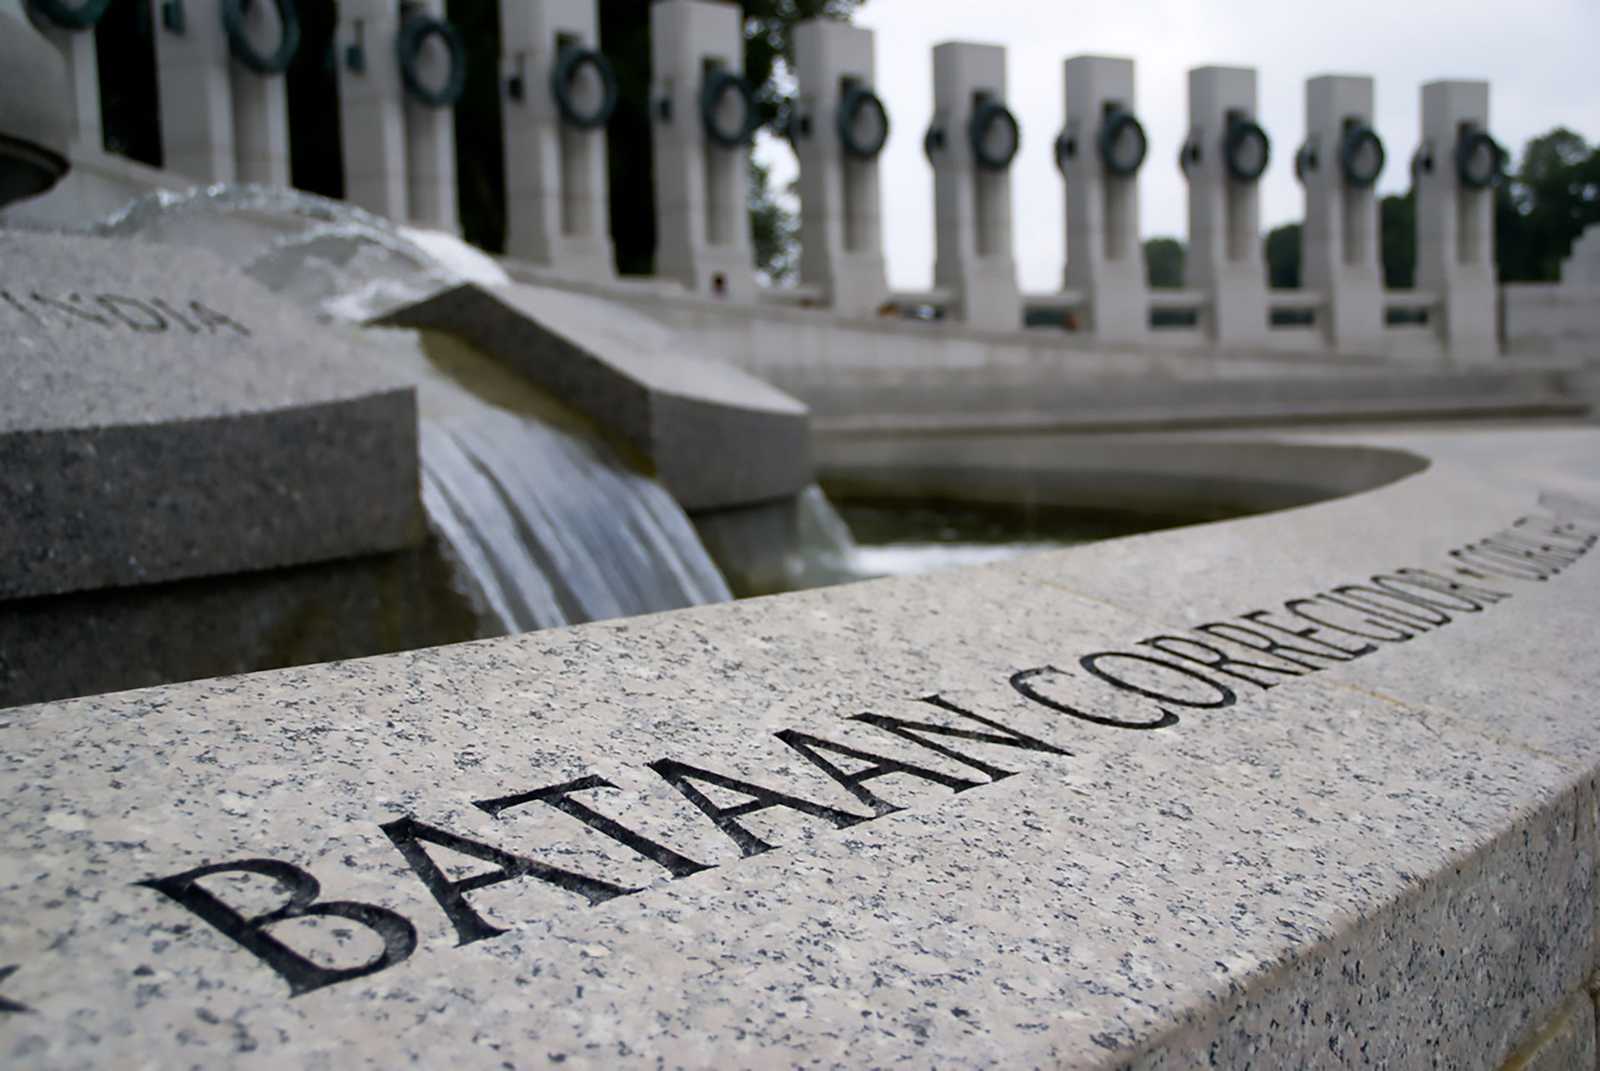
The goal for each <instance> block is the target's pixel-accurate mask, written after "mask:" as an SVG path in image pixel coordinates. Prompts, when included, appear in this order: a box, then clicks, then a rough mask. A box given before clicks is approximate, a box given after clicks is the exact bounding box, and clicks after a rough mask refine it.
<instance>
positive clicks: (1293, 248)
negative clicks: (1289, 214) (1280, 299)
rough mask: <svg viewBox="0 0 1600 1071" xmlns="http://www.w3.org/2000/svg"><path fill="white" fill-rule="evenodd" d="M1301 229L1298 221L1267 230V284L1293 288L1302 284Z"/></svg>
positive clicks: (1277, 287) (1281, 287)
mask: <svg viewBox="0 0 1600 1071" xmlns="http://www.w3.org/2000/svg"><path fill="white" fill-rule="evenodd" d="M1300 231H1301V227H1300V224H1298V223H1285V224H1284V225H1283V226H1281V227H1274V228H1272V230H1270V231H1268V232H1267V241H1266V257H1267V285H1268V286H1270V287H1273V288H1274V289H1282V290H1293V289H1295V288H1296V287H1298V286H1299V285H1300Z"/></svg>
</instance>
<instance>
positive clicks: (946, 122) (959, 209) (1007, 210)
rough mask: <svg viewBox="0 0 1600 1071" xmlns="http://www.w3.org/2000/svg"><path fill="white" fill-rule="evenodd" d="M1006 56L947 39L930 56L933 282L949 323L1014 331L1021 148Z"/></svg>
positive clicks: (1018, 319)
mask: <svg viewBox="0 0 1600 1071" xmlns="http://www.w3.org/2000/svg"><path fill="white" fill-rule="evenodd" d="M1005 97H1006V51H1005V49H1004V48H1001V47H999V46H998V45H978V44H969V43H966V42H959V41H952V42H946V43H945V44H942V45H937V46H935V47H934V50H933V109H934V111H933V124H932V125H931V126H930V127H929V128H928V134H927V137H926V138H925V140H924V143H923V146H924V149H925V150H926V152H927V155H928V159H929V161H930V162H931V163H932V164H933V193H934V223H935V256H934V268H933V276H934V284H935V285H936V286H938V287H940V288H943V289H946V290H948V291H950V293H951V295H952V303H951V308H950V311H951V313H952V315H953V316H954V318H956V319H959V320H963V321H965V322H966V323H969V324H973V325H976V326H979V327H986V328H994V329H998V330H1019V329H1020V328H1021V327H1022V295H1021V291H1020V290H1019V289H1018V286H1017V264H1016V259H1015V258H1014V257H1013V255H1012V247H1011V171H1010V169H1011V162H1012V160H1013V159H1015V157H1016V154H1017V149H1018V147H1019V146H1020V145H1021V141H1022V132H1021V129H1020V128H1019V127H1018V125H1017V120H1016V117H1015V116H1013V115H1012V114H1011V111H1010V110H1009V109H1008V108H1007V107H1006V106H1005Z"/></svg>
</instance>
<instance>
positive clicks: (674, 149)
mask: <svg viewBox="0 0 1600 1071" xmlns="http://www.w3.org/2000/svg"><path fill="white" fill-rule="evenodd" d="M650 57H651V83H652V84H651V91H650V110H651V119H652V126H653V129H654V144H655V172H656V174H655V197H656V274H658V275H661V276H665V277H667V278H671V279H677V280H678V281H679V282H681V283H683V285H684V286H686V287H688V288H689V289H690V290H691V291H693V292H695V293H700V294H709V295H711V296H713V297H718V298H732V299H734V300H739V301H750V300H754V298H755V295H756V278H755V253H754V250H753V248H752V247H751V244H750V217H749V212H748V210H747V207H746V197H745V195H746V186H747V182H748V179H747V176H746V174H745V169H746V166H747V165H746V163H745V147H746V146H747V145H748V144H749V142H750V138H751V137H752V136H753V134H754V133H755V127H756V123H757V115H756V108H755V96H754V93H753V92H752V91H751V89H750V86H749V84H748V83H747V82H745V80H744V33H743V31H742V28H741V13H740V9H739V7H738V6H737V5H735V4H727V3H718V2H712V0H662V2H659V3H655V4H653V5H651V8H650Z"/></svg>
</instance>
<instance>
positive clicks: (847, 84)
mask: <svg viewBox="0 0 1600 1071" xmlns="http://www.w3.org/2000/svg"><path fill="white" fill-rule="evenodd" d="M794 51H795V66H796V72H795V73H796V75H797V77H798V81H799V89H800V91H799V97H798V100H797V102H796V108H795V114H794V115H793V116H792V117H791V119H790V131H789V133H790V139H791V141H792V142H793V143H794V148H795V154H796V155H797V156H798V157H799V158H800V244H801V254H800V278H801V281H802V282H803V283H806V284H808V285H812V286H815V287H817V288H819V289H820V290H821V291H822V293H823V295H824V298H825V300H826V301H827V302H828V304H829V305H831V306H832V307H833V308H834V310H835V311H836V312H839V313H841V314H843V315H846V316H870V315H873V314H874V313H876V312H877V310H878V309H879V308H880V307H881V306H882V305H883V303H884V302H885V301H886V300H887V299H888V297H889V283H888V278H887V275H886V273H885V269H884V260H883V227H882V218H881V209H880V205H881V199H880V194H879V178H878V154H879V152H881V151H882V149H883V144H884V141H885V140H886V139H887V137H888V133H889V117H888V112H887V110H886V109H885V108H884V106H883V102H882V101H881V100H880V99H879V98H878V96H877V95H876V93H875V92H874V91H873V89H874V86H875V85H876V78H875V74H876V63H875V61H874V57H873V35H872V31H871V30H866V29H862V28H861V27H859V26H851V25H849V24H848V23H844V22H840V21H838V20H837V19H827V18H820V19H811V20H808V21H806V22H803V23H801V24H800V25H799V26H797V27H796V28H795V38H794ZM847 136H848V139H849V144H847V143H846V137H847Z"/></svg>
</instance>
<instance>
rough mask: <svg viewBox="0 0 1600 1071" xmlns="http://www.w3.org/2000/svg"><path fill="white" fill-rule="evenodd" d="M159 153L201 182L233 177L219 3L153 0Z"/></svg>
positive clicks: (229, 80) (227, 66) (229, 89)
mask: <svg viewBox="0 0 1600 1071" xmlns="http://www.w3.org/2000/svg"><path fill="white" fill-rule="evenodd" d="M152 7H153V8H154V10H155V14H156V20H157V22H156V32H155V46H156V85H157V91H158V92H159V94H160V97H161V155H162V161H163V164H164V166H165V168H166V170H168V171H173V172H176V173H177V174H180V175H183V176H184V177H186V178H189V179H192V180H194V181H195V182H198V183H201V184H208V183H213V182H233V181H234V180H235V179H236V178H237V177H238V164H237V163H236V161H235V158H234V149H235V140H234V124H235V122H236V120H237V116H236V114H235V111H234V106H233V71H232V69H231V63H232V61H231V60H230V58H229V56H228V36H227V33H226V32H225V31H224V30H223V28H222V8H221V5H220V4H217V3H206V2H204V0H200V2H196V0H179V2H178V3H176V4H173V5H171V6H166V5H163V4H160V3H155V2H154V0H152Z"/></svg>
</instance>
